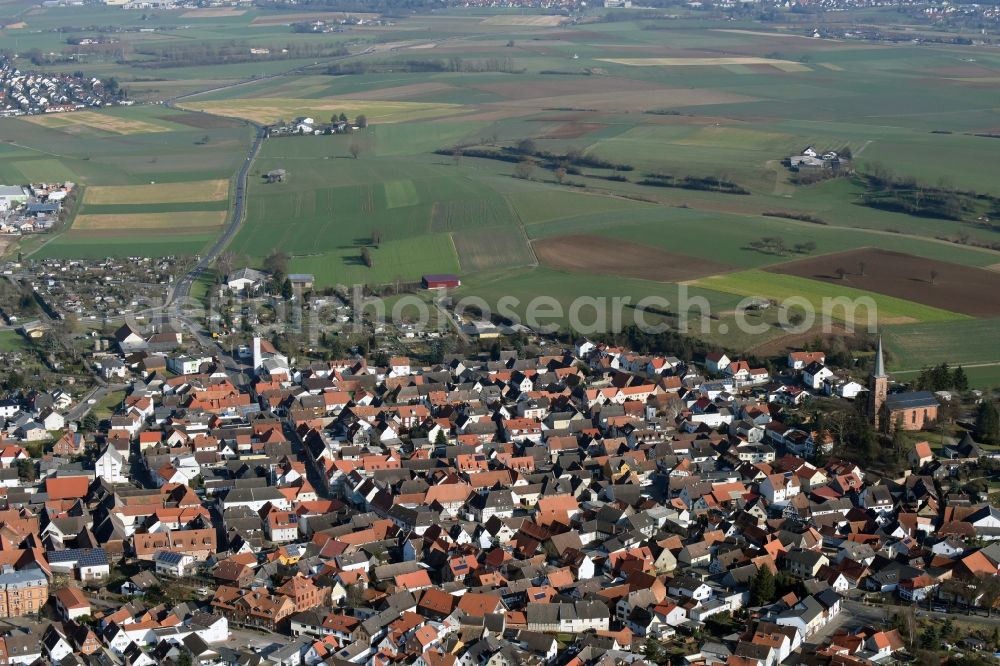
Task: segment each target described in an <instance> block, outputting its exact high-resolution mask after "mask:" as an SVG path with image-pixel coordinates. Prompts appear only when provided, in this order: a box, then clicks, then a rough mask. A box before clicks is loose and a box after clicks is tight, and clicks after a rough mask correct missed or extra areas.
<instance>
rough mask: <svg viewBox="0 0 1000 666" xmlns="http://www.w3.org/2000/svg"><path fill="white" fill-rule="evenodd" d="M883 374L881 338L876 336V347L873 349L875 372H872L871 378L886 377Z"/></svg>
mask: <svg viewBox="0 0 1000 666" xmlns="http://www.w3.org/2000/svg"><path fill="white" fill-rule="evenodd" d="M886 376H887V375H886V374H885V359H884V358H883V357H882V336H881V335H880V336H878V345H877V346H876V347H875V370H874V372H872V377H878V378H882V377H886Z"/></svg>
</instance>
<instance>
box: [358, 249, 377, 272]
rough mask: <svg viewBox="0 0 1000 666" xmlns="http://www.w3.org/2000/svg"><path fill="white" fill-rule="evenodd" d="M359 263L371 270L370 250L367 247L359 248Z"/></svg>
mask: <svg viewBox="0 0 1000 666" xmlns="http://www.w3.org/2000/svg"><path fill="white" fill-rule="evenodd" d="M361 261H362V262H364V265H365V266H367V267H368V268H371V267H372V264H373V263H374V262H373V261H372V253H371V250H369V249H368V248H367V247H363V248H361Z"/></svg>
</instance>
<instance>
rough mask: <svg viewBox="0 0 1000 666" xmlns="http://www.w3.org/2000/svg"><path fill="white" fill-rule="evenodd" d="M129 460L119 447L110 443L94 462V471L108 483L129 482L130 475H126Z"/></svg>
mask: <svg viewBox="0 0 1000 666" xmlns="http://www.w3.org/2000/svg"><path fill="white" fill-rule="evenodd" d="M127 462H128V461H127V460H125V456H123V455H122V454H121V453H119V451H118V449H116V448H115V447H114V446H110V445H109V446H107V447H105V449H104V453H102V454H101V457H100V458H98V459H97V462H96V463H94V473H95V474H96V475H97V477H98V478H100V479H104V480H105V481H107V482H108V483H128V477H127V476H126V475H125V471H126V470H125V467H126V464H127Z"/></svg>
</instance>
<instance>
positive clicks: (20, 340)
mask: <svg viewBox="0 0 1000 666" xmlns="http://www.w3.org/2000/svg"><path fill="white" fill-rule="evenodd" d="M29 346H30V345H29V344H28V341H27V340H25V339H24V336H22V335H21V334H20V333H16V332H15V331H11V330H6V331H0V352H13V351H24V350H25V349H28V347H29Z"/></svg>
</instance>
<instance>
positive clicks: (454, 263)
mask: <svg viewBox="0 0 1000 666" xmlns="http://www.w3.org/2000/svg"><path fill="white" fill-rule="evenodd" d="M369 252H370V253H371V257H372V266H371V267H370V268H369V267H367V266H365V265H364V262H363V261H362V260H361V248H360V247H357V248H344V249H336V250H331V251H329V252H324V253H322V254H316V255H304V256H294V257H293V258H292V261H291V264H290V267H291V270H292V271H293V272H295V273H312V274H313V275H315V276H316V284H317V286H319V287H330V286H334V285H337V284H343V285H354V284H372V285H378V284H386V283H390V282H395V281H397V280H400V281H413V280H419V279H420V276H421V275H424V274H426V273H457V272H459V264H458V257H457V256H456V254H455V246H454V245H453V244H452V241H451V237H450V236H449V235H448V234H432V235H427V236H421V237H419V238H409V239H406V240H397V241H385V242H383V243H382V244H381V245H380V246H379V247H376V248H369Z"/></svg>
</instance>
